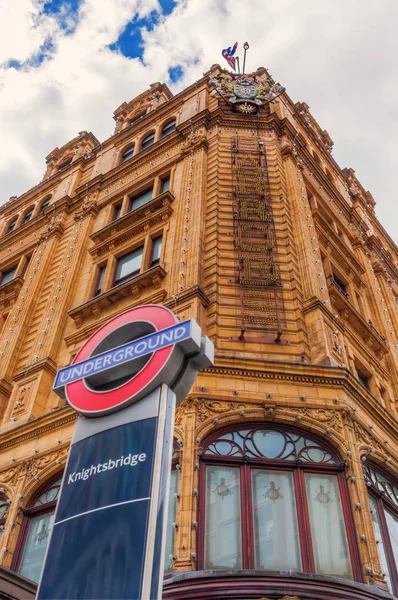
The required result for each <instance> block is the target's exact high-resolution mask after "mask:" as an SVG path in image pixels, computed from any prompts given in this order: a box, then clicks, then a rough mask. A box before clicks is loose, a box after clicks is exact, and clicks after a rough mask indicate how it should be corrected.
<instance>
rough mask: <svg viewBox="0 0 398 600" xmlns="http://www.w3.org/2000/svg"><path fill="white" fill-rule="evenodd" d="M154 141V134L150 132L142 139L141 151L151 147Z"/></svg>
mask: <svg viewBox="0 0 398 600" xmlns="http://www.w3.org/2000/svg"><path fill="white" fill-rule="evenodd" d="M154 141H155V132H154V131H152V132H151V133H148V135H147V136H146V137H144V139H143V140H142V142H141V150H146V148H149V146H152V144H153V143H154Z"/></svg>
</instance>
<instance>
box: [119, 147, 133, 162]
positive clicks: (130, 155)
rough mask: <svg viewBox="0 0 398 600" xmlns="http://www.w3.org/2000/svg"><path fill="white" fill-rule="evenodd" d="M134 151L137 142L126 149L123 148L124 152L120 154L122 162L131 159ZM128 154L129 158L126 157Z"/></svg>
mask: <svg viewBox="0 0 398 600" xmlns="http://www.w3.org/2000/svg"><path fill="white" fill-rule="evenodd" d="M130 151H131V152H130ZM134 152H135V143H134V144H131V145H130V146H127V148H124V150H122V152H121V154H120V164H123V163H125V162H127V161H128V160H131V159H132V158H133V156H134ZM127 154H128V155H129V156H127V158H125V157H126V155H127Z"/></svg>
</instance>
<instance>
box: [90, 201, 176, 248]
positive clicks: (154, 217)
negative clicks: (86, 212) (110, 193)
mask: <svg viewBox="0 0 398 600" xmlns="http://www.w3.org/2000/svg"><path fill="white" fill-rule="evenodd" d="M173 201H174V196H173V194H172V193H171V192H165V193H164V194H160V195H159V196H156V198H153V199H152V200H150V201H149V202H147V203H146V204H144V205H143V206H140V207H139V208H137V209H135V210H132V211H130V212H128V213H127V214H125V215H124V216H123V217H120V219H117V220H116V221H112V222H111V223H109V224H108V225H106V226H105V227H103V228H102V229H99V230H98V231H95V232H94V233H92V234H91V235H90V239H91V240H92V241H93V242H94V244H95V245H94V247H93V248H90V250H89V253H90V254H91V255H93V256H102V255H103V254H105V253H106V252H109V251H110V250H112V249H113V248H114V247H115V246H120V245H121V244H123V242H126V241H127V240H131V239H132V238H133V237H135V236H137V235H138V234H140V233H144V234H146V233H148V232H149V231H150V230H151V228H154V227H156V226H158V225H164V224H165V223H167V221H168V220H169V218H170V216H171V215H172V213H173V209H172V207H171V203H172V202H173Z"/></svg>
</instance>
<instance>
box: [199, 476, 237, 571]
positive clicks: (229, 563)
mask: <svg viewBox="0 0 398 600" xmlns="http://www.w3.org/2000/svg"><path fill="white" fill-rule="evenodd" d="M206 478H207V485H206V538H205V569H241V568H242V550H241V548H242V541H241V517H240V510H241V508H240V480H239V468H230V467H218V466H217V467H213V466H208V467H207V468H206Z"/></svg>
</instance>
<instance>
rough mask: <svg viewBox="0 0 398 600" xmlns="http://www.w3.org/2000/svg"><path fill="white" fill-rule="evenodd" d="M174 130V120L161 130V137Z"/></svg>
mask: <svg viewBox="0 0 398 600" xmlns="http://www.w3.org/2000/svg"><path fill="white" fill-rule="evenodd" d="M175 128H176V122H175V120H173V121H170V122H169V123H167V124H166V125H165V126H164V127H163V129H162V137H164V136H165V135H169V134H170V133H172V132H173V131H174V130H175Z"/></svg>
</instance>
